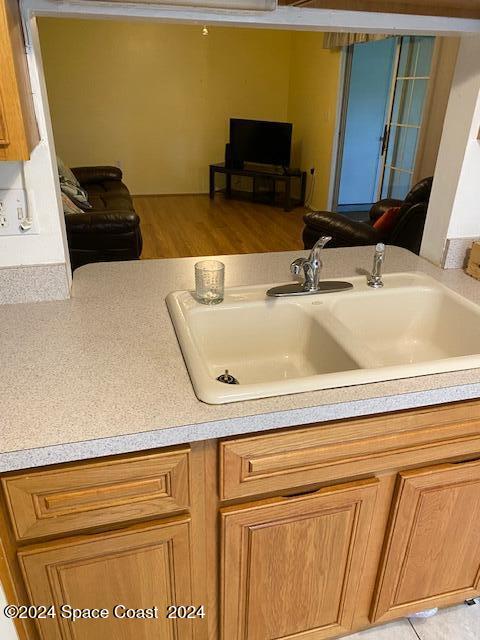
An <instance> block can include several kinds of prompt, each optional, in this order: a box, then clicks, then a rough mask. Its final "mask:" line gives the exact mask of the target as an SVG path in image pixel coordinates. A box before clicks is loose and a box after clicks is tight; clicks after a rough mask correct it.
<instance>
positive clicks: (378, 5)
mask: <svg viewBox="0 0 480 640" xmlns="http://www.w3.org/2000/svg"><path fill="white" fill-rule="evenodd" d="M278 4H280V5H295V6H297V7H306V8H309V9H314V8H316V9H342V10H343V9H346V10H350V11H378V12H386V13H410V14H418V15H432V16H448V17H456V18H480V1H479V0H394V1H392V0H279V2H278Z"/></svg>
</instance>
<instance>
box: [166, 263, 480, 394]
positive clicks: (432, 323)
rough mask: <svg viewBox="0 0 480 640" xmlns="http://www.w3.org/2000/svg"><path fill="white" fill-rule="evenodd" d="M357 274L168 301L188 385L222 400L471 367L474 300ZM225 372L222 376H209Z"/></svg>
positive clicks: (411, 279)
mask: <svg viewBox="0 0 480 640" xmlns="http://www.w3.org/2000/svg"><path fill="white" fill-rule="evenodd" d="M383 280H384V287H383V288H382V289H376V290H374V289H371V288H370V287H368V286H367V284H366V280H365V278H364V277H355V278H348V281H349V282H351V283H352V285H353V287H352V288H351V289H348V290H346V291H341V292H337V293H328V294H318V295H309V296H298V297H294V298H289V297H287V298H268V297H267V296H266V290H267V289H268V288H269V286H270V285H261V286H258V285H257V286H250V287H236V288H231V289H227V290H226V292H225V299H224V301H223V302H222V303H221V304H220V305H216V306H213V307H210V306H205V305H202V304H200V303H198V302H197V301H196V299H195V297H194V294H193V292H189V291H177V292H174V293H170V294H169V295H168V296H167V305H168V309H169V311H170V315H171V318H172V321H173V324H174V327H175V330H176V333H177V337H178V340H179V343H180V347H181V349H182V353H183V356H184V359H185V362H186V365H187V369H188V372H189V374H190V378H191V380H192V384H193V387H194V389H195V393H196V394H197V396H198V398H199V399H200V400H203V401H204V402H208V403H211V404H222V403H226V402H235V401H239V400H248V399H253V398H263V397H268V396H277V395H285V394H289V393H300V392H305V391H314V390H320V389H330V388H334V387H342V386H349V385H356V384H365V383H369V382H379V381H383V380H394V379H400V378H408V377H414V376H420V375H427V374H432V373H441V372H445V371H458V370H462V369H470V368H475V367H480V307H479V306H477V305H476V304H474V303H472V302H470V301H468V300H466V299H464V298H462V297H461V296H459V295H458V294H456V293H455V292H453V291H451V290H450V289H448V288H447V287H444V286H443V285H441V284H440V283H438V282H437V281H436V280H434V279H433V278H430V277H429V276H426V275H424V274H422V273H398V274H389V275H385V276H384V278H383ZM226 371H228V378H226V379H228V380H230V381H231V382H238V384H225V382H221V381H219V380H217V378H218V377H220V376H222V375H223V376H224V378H225V372H226Z"/></svg>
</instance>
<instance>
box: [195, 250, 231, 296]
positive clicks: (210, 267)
mask: <svg viewBox="0 0 480 640" xmlns="http://www.w3.org/2000/svg"><path fill="white" fill-rule="evenodd" d="M224 283H225V265H224V264H223V262H219V261H218V260H202V261H201V262H197V264H196V265H195V291H196V295H197V300H198V301H199V302H201V303H202V304H218V303H219V302H222V300H223V291H224Z"/></svg>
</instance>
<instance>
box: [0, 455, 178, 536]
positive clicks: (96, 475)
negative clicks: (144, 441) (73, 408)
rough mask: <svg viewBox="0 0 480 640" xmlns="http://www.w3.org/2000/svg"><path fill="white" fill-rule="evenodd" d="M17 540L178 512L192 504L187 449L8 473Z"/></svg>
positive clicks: (6, 488)
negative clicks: (36, 470)
mask: <svg viewBox="0 0 480 640" xmlns="http://www.w3.org/2000/svg"><path fill="white" fill-rule="evenodd" d="M2 485H3V489H4V492H5V495H6V498H7V504H8V509H9V512H10V517H11V520H12V524H13V529H14V532H15V535H16V537H17V540H29V539H33V538H41V537H45V536H53V535H59V534H65V533H70V532H73V533H76V532H78V531H82V530H85V529H91V528H94V527H99V526H104V525H107V524H114V523H118V522H129V521H132V520H140V519H145V518H153V517H157V516H159V515H162V514H171V513H174V512H180V511H182V510H185V509H186V508H188V506H189V504H190V487H189V448H183V449H176V450H175V451H162V452H158V453H154V454H150V455H140V456H132V457H129V458H127V459H125V458H123V459H122V458H120V459H115V458H114V459H110V460H108V461H104V462H92V463H88V464H85V463H83V464H78V465H76V464H73V465H69V466H67V467H63V468H57V469H49V470H46V471H38V472H35V471H33V472H32V473H21V474H12V475H8V476H4V477H3V478H2Z"/></svg>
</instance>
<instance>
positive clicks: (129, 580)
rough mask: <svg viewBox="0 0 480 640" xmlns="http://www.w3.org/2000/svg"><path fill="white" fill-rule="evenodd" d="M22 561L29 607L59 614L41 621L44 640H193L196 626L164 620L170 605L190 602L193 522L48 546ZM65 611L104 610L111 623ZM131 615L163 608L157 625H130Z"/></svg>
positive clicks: (151, 619)
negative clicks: (49, 606)
mask: <svg viewBox="0 0 480 640" xmlns="http://www.w3.org/2000/svg"><path fill="white" fill-rule="evenodd" d="M19 558H20V563H21V567H22V571H23V574H24V576H25V583H26V586H27V590H28V592H29V594H30V599H31V602H32V603H33V604H35V605H45V604H54V605H55V606H56V617H55V618H47V619H43V620H38V621H37V624H38V629H39V632H40V637H41V638H42V640H99V638H102V640H127V639H128V640H130V639H131V640H134V639H135V640H152V638H161V639H162V640H191V639H192V638H193V629H192V621H191V620H178V619H177V620H170V619H168V620H167V618H166V611H167V607H168V606H169V605H171V604H189V603H190V602H191V601H192V586H191V583H192V575H191V574H192V572H191V549H190V520H189V519H188V518H185V519H183V520H181V521H173V522H163V523H162V522H159V523H156V524H152V525H148V526H146V525H144V526H137V527H132V528H130V529H127V530H124V531H120V532H116V533H104V534H97V535H94V536H90V537H83V538H80V539H72V540H67V541H65V542H61V543H56V544H49V545H45V546H44V547H43V548H38V549H33V550H26V551H21V552H20V553H19ZM65 603H68V605H70V606H72V607H75V608H78V609H87V608H92V609H96V608H106V609H108V611H109V617H108V618H106V619H97V620H92V619H79V620H77V621H75V622H73V621H72V620H71V619H68V617H67V618H62V617H61V615H60V614H59V612H60V609H61V606H62V605H63V604H65ZM117 605H121V606H120V608H119V609H118V610H117V615H118V616H120V617H118V618H117V617H115V616H114V614H113V611H114V610H115V609H114V608H115V607H116V606H117ZM125 607H127V608H129V609H152V608H153V607H157V613H156V617H149V618H147V619H143V618H137V619H135V618H133V619H128V618H127V619H125V618H123V617H122V616H124V615H125V611H126V610H125ZM146 615H150V614H148V612H147V614H146ZM152 615H155V612H154V611H153V612H152Z"/></svg>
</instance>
